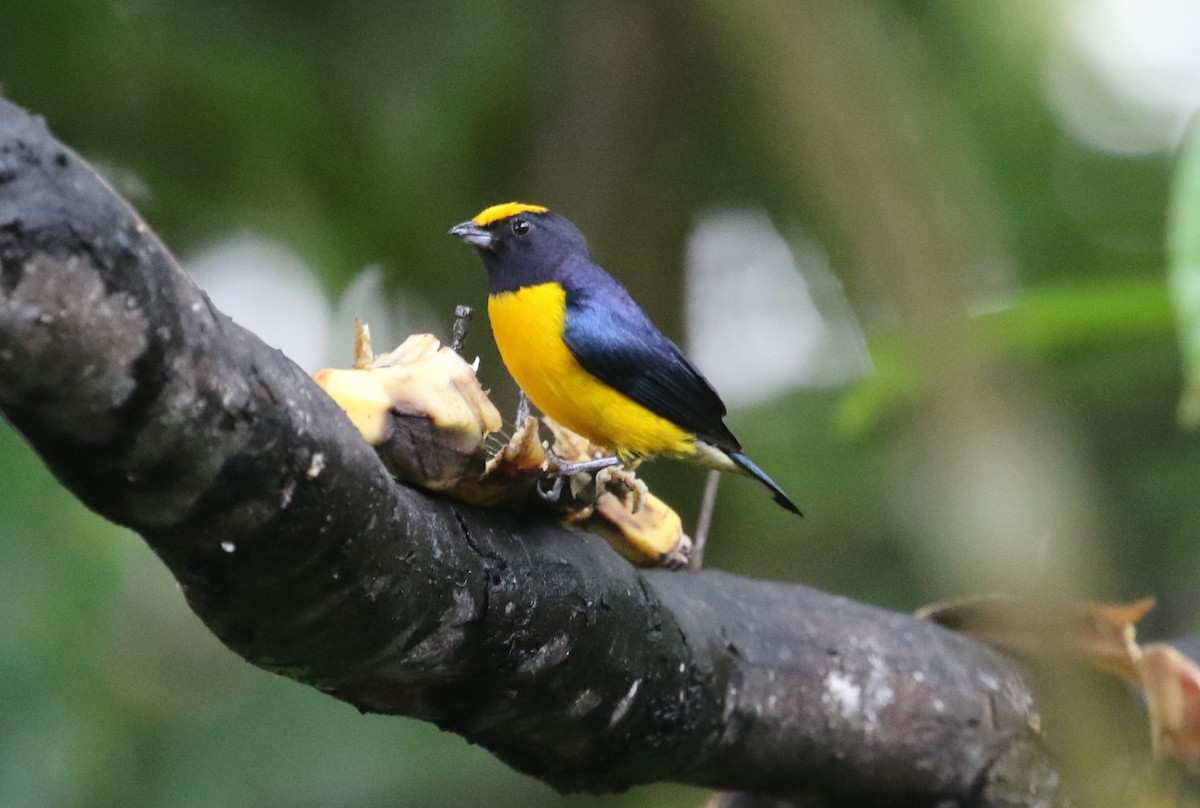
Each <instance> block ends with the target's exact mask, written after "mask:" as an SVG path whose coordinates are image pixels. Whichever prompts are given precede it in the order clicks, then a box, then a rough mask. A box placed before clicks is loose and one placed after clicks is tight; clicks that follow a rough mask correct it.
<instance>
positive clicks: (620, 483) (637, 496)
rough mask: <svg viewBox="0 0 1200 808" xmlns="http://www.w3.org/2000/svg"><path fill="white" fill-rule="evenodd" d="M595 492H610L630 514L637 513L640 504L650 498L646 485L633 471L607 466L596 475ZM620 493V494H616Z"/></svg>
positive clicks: (621, 467) (622, 467)
mask: <svg viewBox="0 0 1200 808" xmlns="http://www.w3.org/2000/svg"><path fill="white" fill-rule="evenodd" d="M596 491H597V494H598V493H599V492H601V491H612V492H613V493H614V494H616V495H617V496H618V497H619V498H620V499H621V500H623V501H624V502H625V504H626V506H627V507H628V508H629V512H630V513H637V512H638V511H640V510H641V509H642V504H643V503H644V502H645V501H646V498H647V497H649V496H650V489H649V488H647V487H646V483H645V482H644V481H642V480H641V479H639V478H638V477H637V475H635V474H634V473H633V469H631V468H628V467H625V466H608V467H606V468H603V469H601V470H600V471H599V472H597V473H596ZM618 492H622V493H618Z"/></svg>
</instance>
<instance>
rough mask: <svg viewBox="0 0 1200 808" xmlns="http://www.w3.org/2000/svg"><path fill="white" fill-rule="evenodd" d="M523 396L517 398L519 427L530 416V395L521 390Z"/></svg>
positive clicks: (518, 427)
mask: <svg viewBox="0 0 1200 808" xmlns="http://www.w3.org/2000/svg"><path fill="white" fill-rule="evenodd" d="M520 393H521V397H520V398H518V399H517V429H520V428H521V425H522V424H524V423H525V419H526V418H528V417H529V396H527V395H525V391H524V390H521V391H520Z"/></svg>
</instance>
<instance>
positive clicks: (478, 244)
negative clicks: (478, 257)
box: [450, 222, 492, 250]
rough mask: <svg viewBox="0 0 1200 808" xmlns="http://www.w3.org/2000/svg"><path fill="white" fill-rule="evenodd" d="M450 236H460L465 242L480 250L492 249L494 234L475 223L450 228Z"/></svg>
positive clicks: (464, 223) (465, 223)
mask: <svg viewBox="0 0 1200 808" xmlns="http://www.w3.org/2000/svg"><path fill="white" fill-rule="evenodd" d="M450 235H452V236H458V237H459V238H460V239H462V240H463V241H465V242H467V243H468V244H470V245H471V246H472V247H475V248H476V249H479V250H490V249H491V248H492V234H491V233H489V232H488V231H487V230H484V229H483V228H482V227H480V226H479V225H477V224H475V222H463V223H462V224H456V225H454V227H451V228H450Z"/></svg>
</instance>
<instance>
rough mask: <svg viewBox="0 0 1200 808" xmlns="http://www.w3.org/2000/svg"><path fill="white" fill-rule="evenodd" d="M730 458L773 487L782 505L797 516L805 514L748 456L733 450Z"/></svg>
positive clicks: (769, 486)
mask: <svg viewBox="0 0 1200 808" xmlns="http://www.w3.org/2000/svg"><path fill="white" fill-rule="evenodd" d="M729 459H730V460H732V461H733V462H734V463H736V464H737V467H738V468H740V469H741V470H742V471H744V472H746V474H748V475H749V476H751V477H753V478H754V479H756V480H758V481H759V482H760V483H762V484H763V485H765V486H766V487H767V488H769V489H771V494H772V495H773V496H774V497H775V501H776V502H778V503H779V504H780V505H781V506H782V507H784V508H786V509H788V510H789V511H791V512H792V513H794V514H796V515H797V516H804V514H802V513H800V509H799V508H797V507H796V503H794V502H792V500H791V499H789V498H788V495H787V494H785V493H783V489H782V488H780V487H779V486H778V485H776V484H775V481H774V480H772V479H771V478H770V477H768V476H767V475H766V474H765V473H764V472H763V470H762V469H760V468H759V467H758V466H756V465H754V462H753V461H752V460H751V459H750V458H748V457H746V456H745V455H744V454H742V453H741V452H733V453H731V454H730V455H729Z"/></svg>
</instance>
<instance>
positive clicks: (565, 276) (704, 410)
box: [450, 202, 800, 514]
mask: <svg viewBox="0 0 1200 808" xmlns="http://www.w3.org/2000/svg"><path fill="white" fill-rule="evenodd" d="M450 234H451V235H454V236H458V237H459V238H461V239H462V240H463V241H465V242H467V243H468V244H470V245H471V246H472V247H474V248H475V249H476V250H477V251H478V252H479V254H480V256H481V257H482V258H483V263H484V266H485V267H486V268H487V273H488V316H489V318H490V319H491V321H492V332H493V333H494V334H495V336H496V346H497V347H498V348H499V349H500V356H501V358H502V359H503V360H504V364H505V365H506V366H507V367H508V371H509V373H511V374H512V376H513V378H514V379H515V380H516V382H517V384H518V385H520V387H521V389H522V390H524V391H525V394H526V395H528V396H529V400H530V401H532V402H533V403H534V404H535V405H536V406H537V407H538V408H539V409H540V410H541V411H542V412H544V413H546V415H549V416H550V417H551V418H553V419H554V420H556V421H558V422H559V423H560V424H563V425H564V426H566V427H567V428H569V429H572V430H574V431H575V432H578V433H579V434H580V435H583V436H584V437H586V438H588V439H589V440H591V441H592V442H593V443H595V444H596V445H598V446H602V447H605V448H607V449H609V450H611V451H614V452H616V454H617V456H618V457H619V458H621V459H622V460H630V459H632V458H635V457H652V456H654V455H668V456H672V457H681V458H687V459H690V460H694V461H696V462H699V463H701V464H703V465H706V466H709V467H710V468H716V469H720V470H722V471H735V472H739V473H742V474H746V475H748V476H750V477H753V478H754V479H756V480H758V481H759V482H760V483H762V484H763V485H765V486H766V487H767V488H769V489H770V490H771V493H772V494H774V495H775V501H776V502H778V503H779V504H780V505H782V506H783V507H784V508H787V509H788V510H789V511H792V512H793V513H797V514H799V513H800V509H799V508H797V507H796V505H795V503H793V502H792V501H791V500H790V499H789V498H788V496H787V494H785V493H784V492H783V489H781V488H780V487H779V486H778V485H776V484H775V482H774V481H773V480H772V479H771V478H770V477H768V476H767V475H766V474H764V473H763V471H762V470H761V469H759V467H758V466H756V465H754V463H752V462H751V461H750V459H749V458H748V457H746V456H745V455H744V454H742V447H741V444H739V443H738V440H737V438H735V437H734V436H733V433H732V432H730V431H729V428H728V427H726V426H725V423H724V420H723V419H724V416H725V405H724V404H723V403H722V402H721V399H720V397H719V396H718V395H717V393H716V391H715V390H713V388H712V385H710V384H709V383H708V380H707V379H705V378H704V376H703V375H702V374H701V373H700V371H699V370H697V369H696V366H695V365H693V364H692V363H691V361H690V360H689V359H688V358H687V357H686V356H684V354H683V351H681V350H680V349H679V348H678V347H677V346H676V345H675V343H673V342H671V340H669V339H667V337H666V336H664V335H663V333H662V332H661V331H659V330H658V328H657V327H656V326H655V325H654V323H652V322H650V318H649V317H647V316H646V313H645V312H643V311H642V309H641V307H640V306H638V304H637V303H635V302H634V300H633V298H632V297H630V296H629V293H628V292H627V291H625V287H624V286H622V285H621V284H620V283H619V282H618V281H617V280H616V279H615V278H613V277H612V276H611V275H609V274H608V273H607V272H605V271H604V270H603V269H602V268H601V267H599V266H598V265H597V264H595V263H593V262H592V259H591V255H590V254H589V252H588V245H587V241H586V240H585V239H584V237H583V234H582V233H580V232H579V229H578V228H577V227H575V225H573V224H571V222H570V221H568V220H567V219H566V218H565V217H563V216H560V215H558V214H556V213H552V212H551V211H549V210H547V209H546V208H544V207H542V206H540V205H525V204H522V203H519V202H506V203H504V204H501V205H493V206H492V207H490V208H487V209H486V210H484V211H483V212H481V213H480V214H479V215H478V216H476V217H475V218H474V219H472V220H470V221H468V222H463V223H462V224H458V225H455V226H454V227H453V228H451V230H450Z"/></svg>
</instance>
